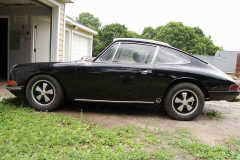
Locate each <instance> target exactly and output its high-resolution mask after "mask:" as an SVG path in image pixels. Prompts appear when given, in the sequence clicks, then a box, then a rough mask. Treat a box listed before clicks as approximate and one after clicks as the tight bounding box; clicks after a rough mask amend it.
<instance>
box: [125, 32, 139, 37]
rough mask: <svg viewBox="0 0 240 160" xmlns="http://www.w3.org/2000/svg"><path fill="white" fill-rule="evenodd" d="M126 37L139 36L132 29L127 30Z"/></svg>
mask: <svg viewBox="0 0 240 160" xmlns="http://www.w3.org/2000/svg"><path fill="white" fill-rule="evenodd" d="M125 37H126V38H140V37H141V36H140V35H139V34H138V33H136V32H134V31H127V33H126V34H125Z"/></svg>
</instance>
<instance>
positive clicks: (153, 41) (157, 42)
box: [113, 38, 172, 47]
mask: <svg viewBox="0 0 240 160" xmlns="http://www.w3.org/2000/svg"><path fill="white" fill-rule="evenodd" d="M115 41H133V42H145V43H154V44H157V45H163V46H168V47H172V46H171V45H170V44H168V43H166V42H160V41H155V40H150V39H141V38H114V39H113V42H115Z"/></svg>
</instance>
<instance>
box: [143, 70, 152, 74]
mask: <svg viewBox="0 0 240 160" xmlns="http://www.w3.org/2000/svg"><path fill="white" fill-rule="evenodd" d="M140 72H141V74H148V73H152V70H143V71H140Z"/></svg>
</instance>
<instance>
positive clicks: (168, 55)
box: [155, 47, 190, 64]
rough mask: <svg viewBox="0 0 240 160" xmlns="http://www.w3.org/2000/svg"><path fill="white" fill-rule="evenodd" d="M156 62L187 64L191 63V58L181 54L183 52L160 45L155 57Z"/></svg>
mask: <svg viewBox="0 0 240 160" xmlns="http://www.w3.org/2000/svg"><path fill="white" fill-rule="evenodd" d="M155 63H156V64H186V63H190V60H189V59H188V58H187V57H185V56H184V55H182V54H181V52H179V51H177V50H174V49H169V48H165V47H160V49H159V51H158V54H157V57H156V59H155Z"/></svg>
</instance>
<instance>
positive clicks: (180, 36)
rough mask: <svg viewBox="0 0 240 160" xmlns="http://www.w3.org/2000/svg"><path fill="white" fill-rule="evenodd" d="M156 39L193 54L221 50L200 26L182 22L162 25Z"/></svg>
mask: <svg viewBox="0 0 240 160" xmlns="http://www.w3.org/2000/svg"><path fill="white" fill-rule="evenodd" d="M154 39H155V40H159V41H163V42H167V43H169V44H171V45H172V46H174V47H176V48H179V49H182V50H183V51H186V52H189V53H193V54H200V55H206V54H208V55H214V54H215V53H216V51H217V50H221V48H220V47H218V46H215V45H214V44H213V42H212V40H211V37H206V36H205V35H204V33H203V31H202V30H201V29H200V28H199V27H193V28H192V27H189V26H184V25H183V23H182V22H169V23H168V24H166V25H165V26H161V27H160V28H159V31H158V32H157V35H156V36H155V37H154Z"/></svg>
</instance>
